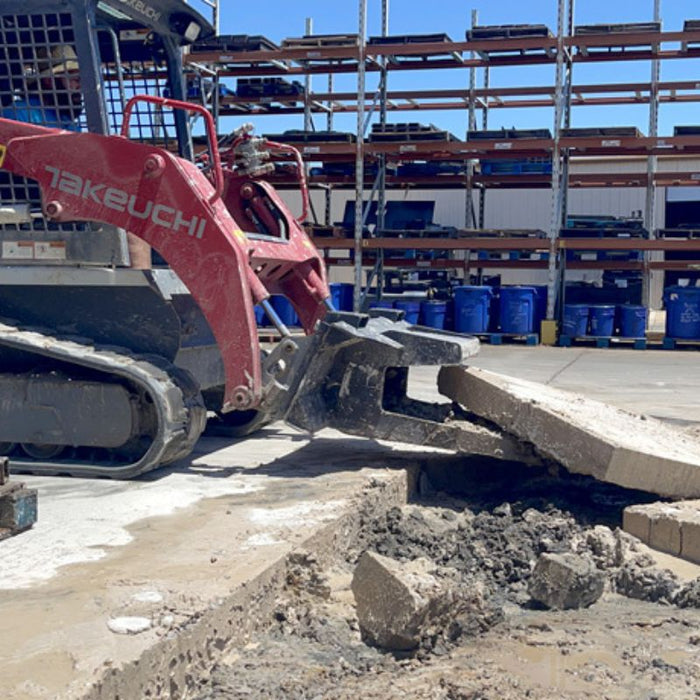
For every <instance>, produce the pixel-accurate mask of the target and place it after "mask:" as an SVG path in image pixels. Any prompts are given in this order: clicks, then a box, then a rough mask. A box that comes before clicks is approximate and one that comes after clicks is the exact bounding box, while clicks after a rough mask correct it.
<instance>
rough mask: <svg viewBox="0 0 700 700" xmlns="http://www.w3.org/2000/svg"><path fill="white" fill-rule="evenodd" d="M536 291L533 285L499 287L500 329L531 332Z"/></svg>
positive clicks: (510, 331)
mask: <svg viewBox="0 0 700 700" xmlns="http://www.w3.org/2000/svg"><path fill="white" fill-rule="evenodd" d="M535 299H536V291H535V289H534V288H533V287H501V304H500V317H501V331H503V333H532V329H533V327H534V323H535Z"/></svg>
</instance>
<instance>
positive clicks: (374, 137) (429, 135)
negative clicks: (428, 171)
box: [368, 122, 460, 142]
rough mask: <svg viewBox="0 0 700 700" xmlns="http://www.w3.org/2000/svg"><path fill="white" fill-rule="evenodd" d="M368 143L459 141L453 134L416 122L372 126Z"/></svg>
mask: <svg viewBox="0 0 700 700" xmlns="http://www.w3.org/2000/svg"><path fill="white" fill-rule="evenodd" d="M368 140H369V141H374V142H377V141H459V140H460V139H458V138H457V137H456V136H455V135H454V134H451V133H450V132H448V131H444V130H443V129H438V128H437V127H435V126H433V125H432V124H429V125H425V124H419V123H417V122H408V123H401V124H373V125H372V132H371V133H370V135H369V139H368Z"/></svg>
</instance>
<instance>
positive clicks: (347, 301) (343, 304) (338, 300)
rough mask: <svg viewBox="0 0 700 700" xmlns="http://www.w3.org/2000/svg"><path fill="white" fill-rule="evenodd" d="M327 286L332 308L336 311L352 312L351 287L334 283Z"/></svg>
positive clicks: (344, 283)
mask: <svg viewBox="0 0 700 700" xmlns="http://www.w3.org/2000/svg"><path fill="white" fill-rule="evenodd" d="M328 286H329V287H330V290H331V300H332V301H333V306H335V308H336V309H337V310H338V311H352V302H353V298H352V297H353V290H354V287H353V285H352V284H348V283H347V282H334V283H333V284H330V285H328Z"/></svg>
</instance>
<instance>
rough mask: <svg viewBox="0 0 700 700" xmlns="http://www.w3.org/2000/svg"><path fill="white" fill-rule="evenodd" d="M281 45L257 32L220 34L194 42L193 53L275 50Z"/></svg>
mask: <svg viewBox="0 0 700 700" xmlns="http://www.w3.org/2000/svg"><path fill="white" fill-rule="evenodd" d="M278 48H279V46H277V44H275V43H274V42H273V41H270V40H269V39H268V38H267V37H264V36H260V35H259V34H256V35H254V36H249V35H248V34H221V35H220V36H215V37H211V38H210V39H203V40H202V41H198V42H197V43H196V44H193V45H192V46H191V48H190V51H191V53H209V52H211V51H267V50H269V51H274V50H277V49H278Z"/></svg>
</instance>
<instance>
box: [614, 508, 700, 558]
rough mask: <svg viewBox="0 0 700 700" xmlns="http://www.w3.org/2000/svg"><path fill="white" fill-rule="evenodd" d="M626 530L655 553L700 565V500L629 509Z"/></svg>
mask: <svg viewBox="0 0 700 700" xmlns="http://www.w3.org/2000/svg"><path fill="white" fill-rule="evenodd" d="M622 527H623V528H624V530H625V531H626V532H629V533H630V534H632V535H634V536H635V537H638V538H639V539H640V540H641V541H642V542H644V543H645V544H647V545H649V546H650V547H651V548H652V549H656V550H659V551H661V552H666V553H668V554H672V555H674V556H679V557H681V558H682V559H686V560H687V561H691V562H693V563H696V564H700V500H691V501H677V502H675V503H648V504H645V505H636V506H628V507H627V508H625V510H624V513H623V519H622Z"/></svg>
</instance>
